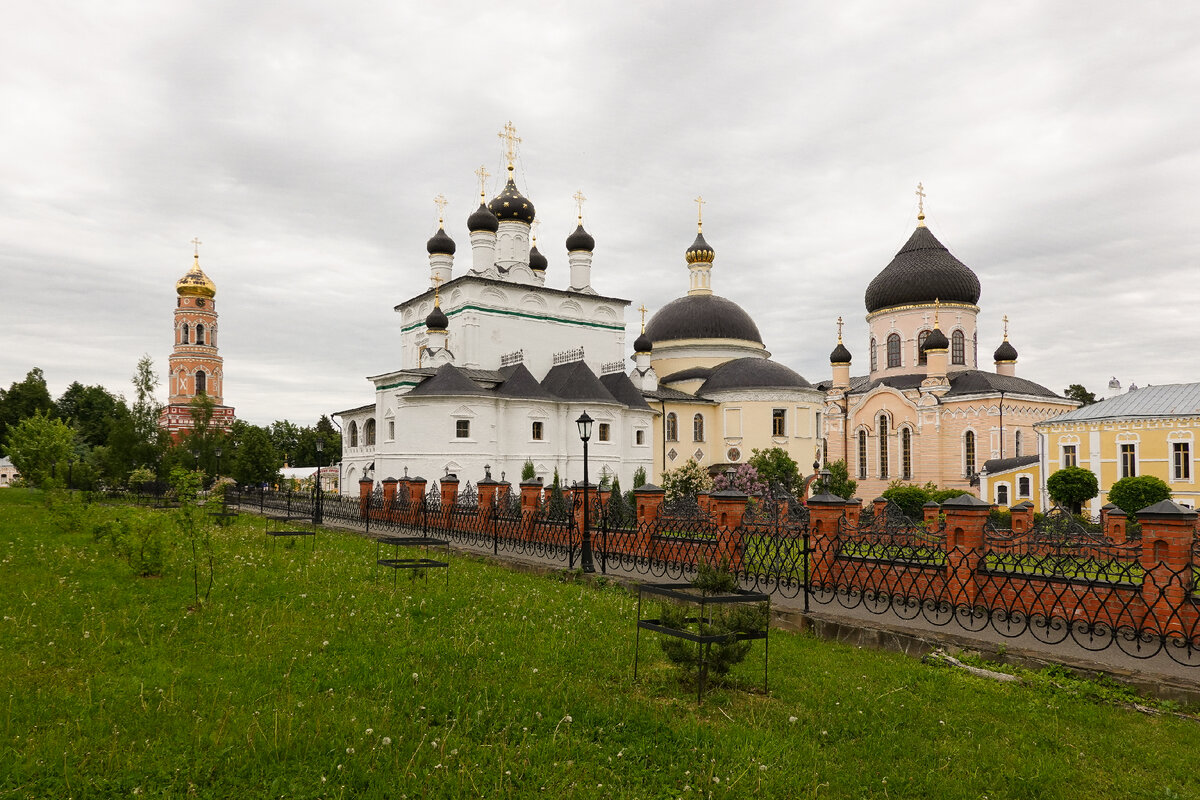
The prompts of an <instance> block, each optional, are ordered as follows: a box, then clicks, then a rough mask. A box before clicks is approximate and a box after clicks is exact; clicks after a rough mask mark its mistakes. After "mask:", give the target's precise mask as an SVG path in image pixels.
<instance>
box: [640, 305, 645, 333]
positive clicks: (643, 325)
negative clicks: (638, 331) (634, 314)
mask: <svg viewBox="0 0 1200 800" xmlns="http://www.w3.org/2000/svg"><path fill="white" fill-rule="evenodd" d="M638 311H640V312H642V333H645V332H646V304H645V303H642V307H641V308H639V309H638Z"/></svg>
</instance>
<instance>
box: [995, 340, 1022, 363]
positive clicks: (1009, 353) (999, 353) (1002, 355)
mask: <svg viewBox="0 0 1200 800" xmlns="http://www.w3.org/2000/svg"><path fill="white" fill-rule="evenodd" d="M992 358H993V359H995V360H996V361H1016V360H1017V348H1015V347H1013V346H1012V345H1011V344H1009V341H1008V339H1005V340H1004V341H1003V342H1001V343H1000V346H999V347H997V348H996V352H995V353H993V354H992Z"/></svg>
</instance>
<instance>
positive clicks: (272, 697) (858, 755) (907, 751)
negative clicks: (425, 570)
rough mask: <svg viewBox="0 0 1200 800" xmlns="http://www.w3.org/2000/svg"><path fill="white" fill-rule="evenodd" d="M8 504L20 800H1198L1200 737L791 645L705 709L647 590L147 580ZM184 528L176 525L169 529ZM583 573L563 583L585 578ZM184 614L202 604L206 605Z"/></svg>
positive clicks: (1051, 696) (99, 548) (321, 542)
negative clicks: (640, 594) (636, 656)
mask: <svg viewBox="0 0 1200 800" xmlns="http://www.w3.org/2000/svg"><path fill="white" fill-rule="evenodd" d="M170 513H171V512H151V511H140V510H133V509H123V508H116V509H105V508H96V507H92V508H89V509H87V510H85V512H84V513H83V514H82V517H83V520H84V522H83V524H81V525H78V526H75V527H76V528H77V529H76V530H74V531H72V532H67V531H64V530H63V529H62V526H61V525H60V524H59V520H60V519H61V518H60V517H56V516H55V514H53V513H52V512H50V511H48V510H47V509H46V508H45V507H44V505H43V504H42V503H41V500H40V497H39V496H38V495H37V494H35V493H26V492H22V491H17V490H4V491H0V612H2V613H0V616H2V621H0V704H2V706H3V707H2V709H0V797H55V798H58V797H100V796H104V797H108V796H134V795H139V796H162V797H168V796H169V797H177V796H178V797H182V796H189V795H192V796H199V797H266V796H271V797H367V798H376V797H378V798H385V797H386V798H403V797H480V796H486V797H526V796H530V795H545V796H548V797H561V796H579V797H605V798H626V797H627V798H657V797H700V796H704V797H708V796H712V797H737V796H747V795H751V794H754V795H761V796H767V797H772V796H778V797H784V796H786V797H889V798H896V797H937V798H968V797H969V798H979V797H984V796H986V797H989V798H999V797H1038V798H1074V797H1087V796H1097V797H1155V798H1161V797H1191V796H1197V795H1200V776H1198V775H1197V771H1196V769H1195V756H1196V753H1197V752H1200V725H1197V724H1195V723H1194V722H1192V721H1190V720H1183V719H1177V718H1173V717H1170V716H1161V717H1153V718H1152V717H1147V716H1143V715H1141V714H1138V713H1135V712H1133V711H1129V710H1126V709H1124V708H1120V707H1114V706H1111V705H1107V704H1104V703H1102V702H1098V701H1097V700H1095V699H1093V698H1089V697H1080V696H1075V695H1074V694H1070V693H1066V692H1064V691H1062V690H1061V689H1060V688H1058V687H1057V686H1056V684H1055V683H1054V682H1049V681H1045V682H1037V683H1035V684H1032V685H1024V686H1022V685H1011V684H996V683H992V682H989V681H986V680H981V679H978V678H974V677H971V676H969V675H965V674H960V673H958V672H954V671H950V670H947V669H944V668H939V667H934V666H929V665H924V664H921V663H919V662H916V661H912V660H909V659H906V658H904V657H903V656H899V655H895V654H890V653H881V652H871V651H861V650H856V649H853V648H849V647H845V646H841V645H837V644H830V643H828V642H824V641H818V640H814V639H811V638H808V637H804V636H796V635H789V634H783V633H775V634H772V637H771V640H770V672H771V687H772V689H771V693H770V695H769V696H763V695H762V694H761V692H760V690H759V689H758V687H760V686H761V682H760V681H761V676H762V668H763V662H762V659H763V648H762V647H761V645H756V646H755V648H754V649H753V650H752V652H751V654H750V657H749V658H748V659H747V660H746V661H745V662H744V663H743V664H741V665H739V666H738V667H737V668H736V669H735V670H734V672H733V673H732V674H731V676H730V678H729V680H728V682H727V683H725V684H719V685H718V686H717V688H716V689H715V690H714V691H713V692H711V693H710V694H708V696H707V697H706V698H705V702H704V703H703V704H701V705H697V703H696V701H695V694H694V687H693V686H689V685H685V684H683V683H682V682H681V679H680V677H679V673H678V672H677V671H676V670H675V669H674V668H673V667H672V666H671V665H670V664H669V663H668V662H667V660H666V658H665V657H664V656H663V655H662V653H661V650H659V649H658V648H657V646H656V645H655V644H654V643H653V639H652V638H647V637H645V636H643V640H642V648H643V649H642V654H641V659H642V660H641V669H640V673H639V674H640V680H639V683H637V684H634V683H633V682H632V660H633V647H634V631H635V628H634V620H635V617H636V603H637V598H636V597H635V596H631V595H629V594H628V593H627V592H625V591H624V590H621V589H619V588H616V587H614V586H607V587H601V588H597V587H595V586H593V585H590V584H587V583H582V582H576V581H573V580H566V579H558V580H556V579H554V578H553V577H545V576H537V575H530V574H523V573H517V572H512V571H510V570H508V569H506V568H505V567H503V566H500V565H494V564H491V563H485V562H481V561H476V560H472V559H469V558H465V557H459V556H452V557H451V561H452V563H451V566H450V570H449V585H448V586H447V585H446V583H445V582H444V580H443V576H442V575H440V574H434V575H431V576H429V579H428V581H426V580H425V579H424V578H418V579H416V580H411V579H409V578H408V576H405V575H400V576H399V583H398V585H397V589H395V590H393V588H392V576H391V574H384V573H383V572H382V570H381V568H377V567H376V566H375V565H374V556H375V545H374V544H373V543H371V542H368V541H365V540H363V539H361V538H359V537H357V536H354V535H350V534H344V533H338V532H332V531H322V532H321V534H320V535H319V536H318V538H317V541H316V543H315V544H316V547H315V549H313V550H310V549H309V548H308V547H307V546H306V545H305V546H291V547H288V546H286V544H285V543H283V542H280V543H279V544H278V546H277V547H276V549H275V550H274V551H272V550H271V549H269V548H268V546H267V543H266V541H265V538H266V537H265V536H264V534H263V525H262V521H261V520H256V519H254V518H251V517H246V516H243V517H242V518H240V519H239V520H238V521H237V522H236V523H235V524H234V525H231V526H230V527H228V528H219V529H213V531H212V537H213V548H214V553H215V562H214V568H215V582H214V586H213V589H212V593H211V596H210V597H209V599H208V601H207V602H204V603H202V604H200V605H199V606H195V605H194V599H195V598H194V594H195V593H194V587H193V584H192V574H191V565H190V560H189V558H190V553H189V551H188V550H187V549H186V548H185V547H184V543H183V542H182V541H179V540H178V539H177V538H176V539H175V540H173V543H172V545H171V546H170V547H169V548H168V553H167V559H166V564H165V568H164V570H163V574H162V576H161V577H149V578H146V577H139V576H138V574H137V573H136V571H135V570H134V569H133V568H132V567H131V566H130V565H129V563H127V561H125V560H123V559H122V558H121V557H120V556H119V554H116V553H114V552H113V550H112V549H111V548H109V547H107V546H106V545H105V544H104V542H103V541H97V540H96V539H95V538H94V537H93V536H92V535H91V533H90V526H91V525H92V524H93V523H95V522H97V521H103V520H105V519H108V518H110V517H111V516H114V515H115V516H121V515H126V516H128V515H159V516H157V517H154V519H157V520H159V524H162V525H164V526H169V525H170V518H169V516H168V515H169V514H170ZM167 530H171V529H170V528H167ZM565 577H566V576H564V578H565ZM189 607H192V608H191V610H189Z"/></svg>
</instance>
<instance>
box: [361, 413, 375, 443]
mask: <svg viewBox="0 0 1200 800" xmlns="http://www.w3.org/2000/svg"><path fill="white" fill-rule="evenodd" d="M363 444H364V445H366V446H367V447H371V446H373V445H374V444H375V419H374V418H371V419H369V420H367V421H366V422H364V423H363Z"/></svg>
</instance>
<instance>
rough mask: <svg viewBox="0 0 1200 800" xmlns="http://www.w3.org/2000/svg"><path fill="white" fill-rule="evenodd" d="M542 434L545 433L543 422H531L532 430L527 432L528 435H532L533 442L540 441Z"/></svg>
mask: <svg viewBox="0 0 1200 800" xmlns="http://www.w3.org/2000/svg"><path fill="white" fill-rule="evenodd" d="M544 434H545V423H543V422H535V423H533V430H532V431H530V433H529V435H530V436H532V437H533V440H534V441H535V442H540V441H542V436H543V435H544Z"/></svg>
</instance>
